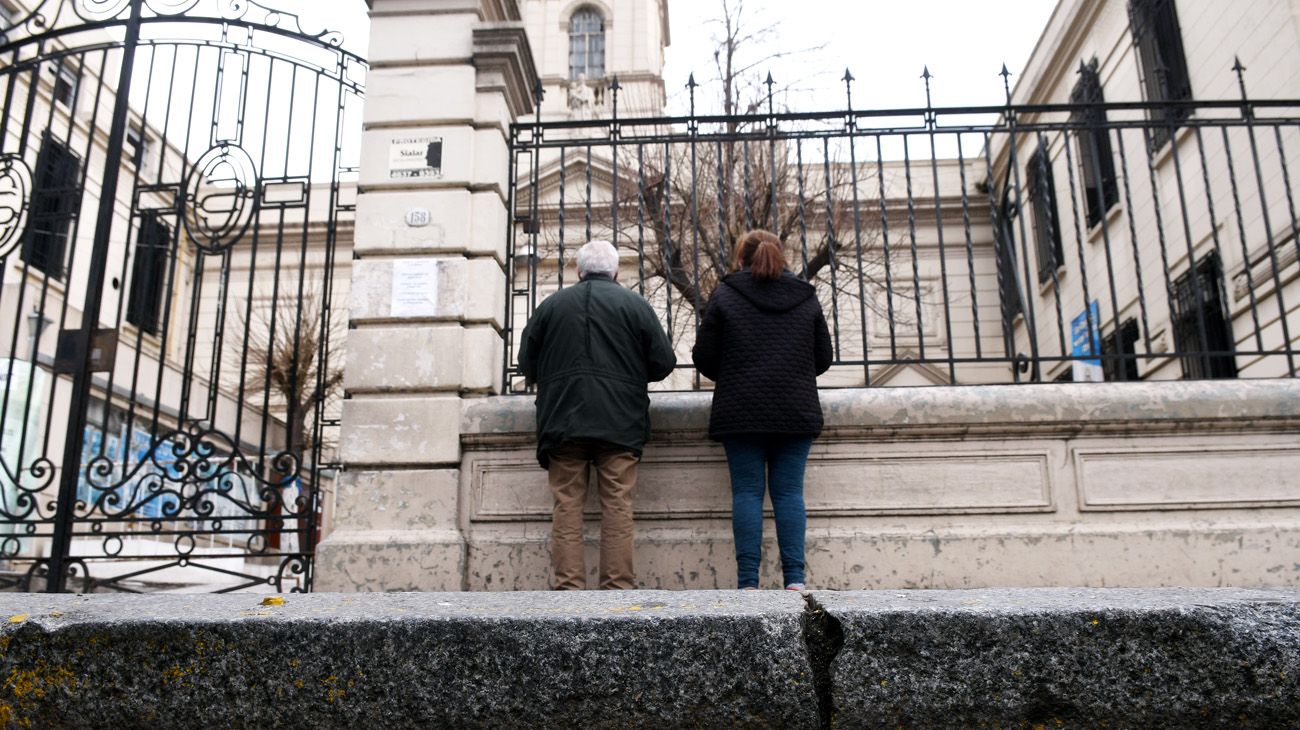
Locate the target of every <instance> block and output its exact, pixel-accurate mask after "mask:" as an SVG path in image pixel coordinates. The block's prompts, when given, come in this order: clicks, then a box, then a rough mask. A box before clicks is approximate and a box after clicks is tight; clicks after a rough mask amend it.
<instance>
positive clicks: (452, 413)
mask: <svg viewBox="0 0 1300 730" xmlns="http://www.w3.org/2000/svg"><path fill="white" fill-rule="evenodd" d="M371 8H372V9H371V19H372V25H371V38H370V60H371V64H372V66H371V70H370V75H369V78H368V79H367V100H366V107H365V118H364V138H363V141H362V159H361V176H360V183H359V185H360V187H359V193H358V199H357V212H356V238H355V247H354V252H355V258H356V260H355V261H354V263H353V267H352V295H351V301H350V325H351V329H350V331H349V332H348V340H347V361H346V367H345V371H344V372H345V376H344V387H345V390H346V391H347V394H348V396H347V400H345V402H344V405H343V420H342V436H341V444H340V457H341V460H342V461H343V462H344V464H345V470H344V471H343V473H342V476H341V478H340V481H339V485H338V495H337V506H336V512H335V526H334V531H333V532H332V533H331V534H330V536H329V537H328V538H327V539H326V540H325V541H324V542H322V543H321V545H320V546H319V547H318V549H317V560H316V579H315V588H316V590H320V591H362V590H381V591H392V590H460V589H462V587H463V586H464V580H465V539H464V535H463V533H462V531H461V529H460V527H459V525H458V520H457V513H458V504H457V492H458V484H459V464H460V412H461V399H462V398H463V397H466V396H474V395H476V394H487V393H497V392H500V390H501V377H502V362H501V358H502V351H503V350H502V346H501V343H502V340H501V328H502V326H503V324H504V318H505V299H506V295H505V287H506V275H505V265H506V261H505V255H506V230H507V225H508V211H507V205H506V203H507V186H508V182H507V180H508V169H507V164H508V160H509V146H508V141H509V133H510V124H511V122H512V121H514V120H515V119H518V118H520V117H521V116H524V115H527V114H530V113H532V111H533V104H532V99H531V93H530V90H531V89H532V87H533V85H534V83H535V81H536V79H537V73H536V70H535V68H534V65H533V57H532V51H531V50H530V48H529V45H528V39H527V37H526V35H525V33H524V29H523V25H522V23H521V22H520V15H519V9H518V6H517V4H516V2H515V1H514V0H374V1H373V3H372V5H371Z"/></svg>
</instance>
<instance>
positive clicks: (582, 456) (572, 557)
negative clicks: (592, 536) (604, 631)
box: [548, 442, 638, 590]
mask: <svg viewBox="0 0 1300 730" xmlns="http://www.w3.org/2000/svg"><path fill="white" fill-rule="evenodd" d="M637 461H638V459H637V457H636V455H635V454H633V453H632V452H630V451H624V450H621V449H618V448H616V447H611V446H608V445H606V444H601V443H589V442H566V443H564V444H563V445H562V446H560V448H558V449H556V450H554V451H552V452H551V453H550V467H549V470H548V471H549V478H550V485H551V494H552V495H554V497H555V511H554V513H553V517H552V522H551V567H552V569H553V570H554V572H555V583H554V588H555V589H556V590H582V589H583V588H585V587H586V585H587V563H586V558H585V556H584V555H583V547H582V508H583V505H584V504H585V503H586V501H587V482H588V478H589V475H590V474H591V470H590V468H589V465H595V467H596V488H597V493H598V494H599V496H600V587H601V588H635V587H636V573H635V572H634V570H633V567H632V532H633V526H632V488H633V487H635V486H636V467H637Z"/></svg>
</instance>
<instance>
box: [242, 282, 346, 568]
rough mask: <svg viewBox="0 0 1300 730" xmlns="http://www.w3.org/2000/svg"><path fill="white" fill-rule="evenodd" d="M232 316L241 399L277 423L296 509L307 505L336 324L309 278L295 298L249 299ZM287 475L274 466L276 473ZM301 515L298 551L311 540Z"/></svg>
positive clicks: (330, 387) (331, 381) (331, 386)
mask: <svg viewBox="0 0 1300 730" xmlns="http://www.w3.org/2000/svg"><path fill="white" fill-rule="evenodd" d="M239 318H240V324H241V325H242V326H243V328H244V330H245V333H246V335H247V346H246V347H247V349H246V351H245V353H244V359H245V365H244V370H243V379H244V385H243V388H244V390H243V396H244V401H245V403H246V404H247V405H248V406H250V407H253V408H256V409H261V410H263V411H264V413H263V418H273V417H274V418H276V419H278V420H280V421H281V422H282V423H283V429H284V437H285V450H286V451H287V452H288V453H289V454H292V455H293V464H294V469H296V472H297V473H296V476H297V477H298V480H299V484H300V485H301V486H300V490H301V491H300V497H301V498H302V499H303V500H304V502H303V506H302V507H301V508H300V509H299V510H296V511H302V510H306V509H309V508H310V507H311V505H314V504H315V502H316V496H317V491H318V489H319V486H320V485H318V484H316V483H315V480H314V479H315V475H314V474H313V471H312V469H311V464H310V459H311V455H312V454H313V453H315V452H316V450H317V449H320V448H322V447H324V446H326V443H324V440H325V439H324V438H323V432H324V429H323V428H322V426H323V424H322V423H320V416H321V414H322V413H323V411H324V409H325V406H326V405H327V404H328V403H329V402H330V401H331V400H332V399H334V398H336V397H337V396H339V395H340V394H341V392H342V387H343V368H342V366H341V363H340V361H339V360H340V357H339V352H340V350H339V349H338V343H339V342H341V340H342V335H343V332H342V327H341V326H340V324H339V323H338V322H336V321H335V320H334V319H333V318H329V319H326V312H325V301H324V296H323V294H322V293H321V292H320V291H319V289H318V288H317V287H316V286H315V285H312V286H307V287H305V288H304V290H303V294H302V296H301V298H299V297H298V296H297V295H296V292H295V293H294V294H293V295H282V296H280V297H278V298H277V301H275V302H274V303H272V302H261V303H253V304H250V306H249V307H248V308H247V311H246V312H245V311H243V310H241V311H240V316H239ZM282 463H283V462H280V461H279V460H275V461H274V462H273V466H272V468H274V469H279V468H280V465H281V464H282ZM287 476H289V475H288V474H284V473H281V474H278V475H277V477H276V479H277V480H278V479H284V478H285V477H287ZM276 506H277V507H278V505H276ZM286 506H288V505H286ZM305 517H306V515H305V514H303V516H302V517H300V518H299V520H298V539H299V542H298V545H299V549H300V550H308V549H310V546H311V544H312V541H313V540H314V535H311V534H309V532H308V529H307V525H308V520H307V519H305Z"/></svg>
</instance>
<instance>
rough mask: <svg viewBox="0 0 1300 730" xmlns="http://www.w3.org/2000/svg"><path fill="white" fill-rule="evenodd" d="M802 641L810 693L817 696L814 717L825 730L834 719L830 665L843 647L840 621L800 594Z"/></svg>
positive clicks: (809, 594)
mask: <svg viewBox="0 0 1300 730" xmlns="http://www.w3.org/2000/svg"><path fill="white" fill-rule="evenodd" d="M803 598H804V622H803V640H804V644H805V645H806V646H807V648H808V659H809V663H810V664H811V665H812V666H811V669H812V677H813V691H814V693H815V694H816V695H817V717H818V720H819V724H820V726H821V727H822V730H829V729H830V727H831V726H832V724H833V723H834V720H835V687H834V681H833V679H832V676H831V665H832V664H833V663H834V662H835V657H837V656H839V653H840V649H842V648H843V647H844V629H843V627H842V626H841V625H840V620H839V619H837V618H835V616H833V615H831V613H830V612H828V611H827V610H826V609H825V608H823V607H822V606H821V604H819V603H818V602H817V598H816V597H815V596H813V595H812V594H811V593H804V594H803Z"/></svg>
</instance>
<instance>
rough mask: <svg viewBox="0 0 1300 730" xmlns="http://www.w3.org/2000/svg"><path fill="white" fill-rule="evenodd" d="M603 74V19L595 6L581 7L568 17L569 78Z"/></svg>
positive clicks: (602, 75)
mask: <svg viewBox="0 0 1300 730" xmlns="http://www.w3.org/2000/svg"><path fill="white" fill-rule="evenodd" d="M582 74H585V75H586V76H587V78H588V79H599V78H604V76H605V19H604V18H602V17H601V15H600V12H599V11H598V10H596V9H595V8H589V7H588V8H582V9H581V10H579V11H578V12H576V13H574V14H573V17H572V18H570V19H569V78H570V79H571V80H574V81H576V80H577V79H578V76H579V75H582Z"/></svg>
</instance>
